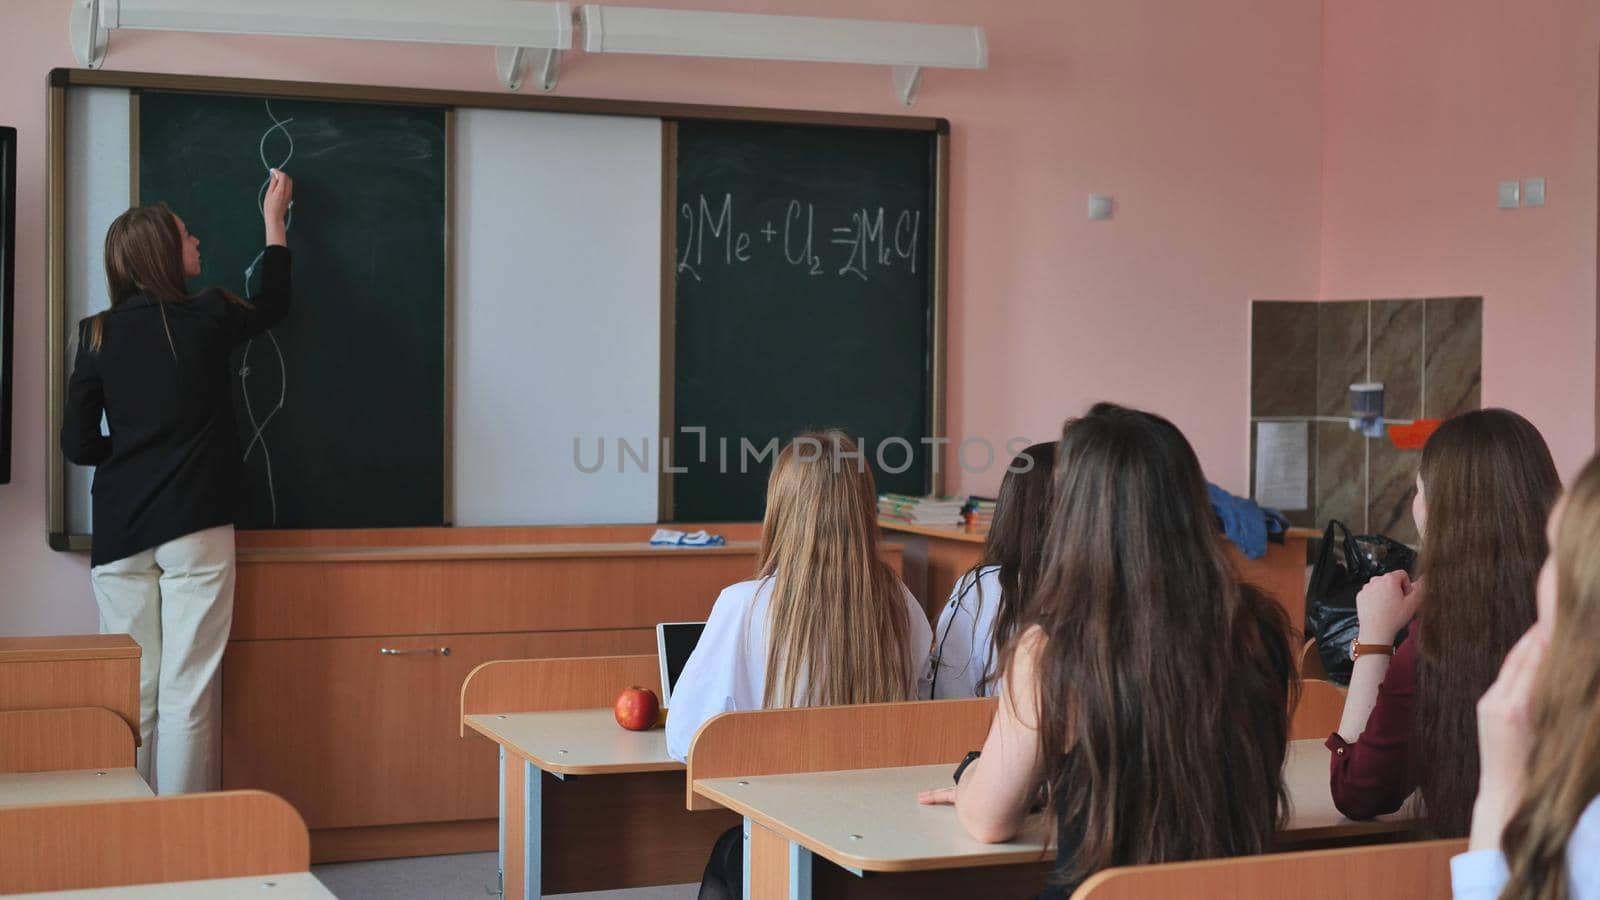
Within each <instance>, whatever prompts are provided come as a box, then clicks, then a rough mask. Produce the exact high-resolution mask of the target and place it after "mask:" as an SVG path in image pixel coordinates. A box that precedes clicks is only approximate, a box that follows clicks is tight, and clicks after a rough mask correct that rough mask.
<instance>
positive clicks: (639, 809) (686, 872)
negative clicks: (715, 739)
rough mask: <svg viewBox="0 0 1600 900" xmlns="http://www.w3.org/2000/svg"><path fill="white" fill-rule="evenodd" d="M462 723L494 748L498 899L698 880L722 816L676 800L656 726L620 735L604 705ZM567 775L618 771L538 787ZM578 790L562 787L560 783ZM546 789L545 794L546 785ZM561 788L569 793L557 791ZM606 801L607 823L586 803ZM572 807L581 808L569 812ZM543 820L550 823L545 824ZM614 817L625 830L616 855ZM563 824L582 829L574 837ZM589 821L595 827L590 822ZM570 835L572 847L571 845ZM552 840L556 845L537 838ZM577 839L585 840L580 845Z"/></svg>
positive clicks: (679, 771) (678, 776)
mask: <svg viewBox="0 0 1600 900" xmlns="http://www.w3.org/2000/svg"><path fill="white" fill-rule="evenodd" d="M463 720H464V722H465V723H466V726H467V727H468V728H470V729H472V730H473V731H476V732H478V733H480V734H482V735H483V736H484V737H487V738H489V739H490V740H492V741H494V742H495V743H496V744H499V745H500V779H501V794H500V796H501V808H500V874H501V889H502V891H503V896H504V898H505V900H519V898H520V900H538V898H540V897H542V896H543V895H544V893H545V892H546V891H549V892H550V893H566V892H568V891H574V890H597V889H601V888H616V887H634V886H639V885H650V884H677V883H683V882H687V881H694V880H698V879H699V877H700V873H701V871H702V870H703V869H704V868H705V863H706V859H707V857H708V856H709V855H710V853H711V846H712V844H714V843H715V842H716V839H717V836H718V835H719V834H721V833H722V832H723V831H725V830H727V829H728V828H731V827H733V826H734V825H736V824H737V819H736V818H734V817H733V816H730V815H722V814H716V813H710V814H707V813H690V812H689V811H688V810H686V809H684V804H683V771H684V766H683V764H682V763H680V762H678V761H676V760H674V759H672V758H671V757H669V756H668V755H667V737H666V731H665V730H664V729H661V728H656V729H652V730H650V731H638V732H635V731H627V730H625V729H623V728H621V727H619V726H618V725H617V722H616V719H615V717H614V715H613V713H612V711H611V710H609V709H583V710H563V711H554V712H528V713H507V714H504V715H468V716H464V717H463ZM544 773H548V774H549V775H551V776H554V779H555V780H557V781H567V779H568V778H569V776H624V777H605V778H592V779H576V782H577V783H572V784H563V785H562V787H561V788H560V789H553V788H554V784H550V785H547V784H546V783H545V776H544ZM569 786H570V787H573V788H581V789H582V790H580V791H573V792H570V794H569V791H568V790H567V788H568V787H569ZM547 788H549V789H550V790H548V791H547ZM563 794H569V796H565V797H563V796H561V795H563ZM597 803H598V804H611V805H614V806H615V807H616V817H615V818H612V819H610V820H608V819H607V817H605V816H600V815H596V812H597V811H596V810H595V809H593V808H592V807H593V806H594V805H595V804H597ZM577 804H583V805H584V806H585V807H586V808H585V809H583V810H582V814H581V815H580V814H575V812H576V810H575V809H574V807H576V805H577ZM546 820H549V821H551V822H552V823H553V826H552V828H550V829H545V827H544V823H545V821H546ZM623 820H628V821H631V822H640V823H642V824H644V826H645V827H644V828H643V829H633V830H630V832H629V833H630V835H632V836H633V837H634V838H637V839H630V840H629V841H628V847H627V852H626V853H620V852H618V846H619V844H618V834H619V831H618V829H619V828H621V827H623ZM570 823H583V824H584V825H585V826H589V827H588V829H587V830H586V831H585V833H584V834H581V835H575V834H574V833H573V829H570V828H568V827H567V826H568V825H569V824H570ZM596 826H597V827H596ZM575 839H576V843H575ZM556 841H560V842H562V844H563V845H564V846H563V847H561V848H560V849H559V850H558V849H557V848H555V847H549V848H547V847H546V845H547V844H552V843H553V842H556ZM583 844H587V845H588V846H587V847H584V846H583ZM547 850H551V851H553V852H550V853H549V854H548V855H549V856H550V858H551V861H555V860H563V861H568V860H573V859H581V860H584V861H586V863H587V865H588V867H589V871H586V872H578V871H566V872H552V871H546V867H545V862H546V855H547V854H546V851H547Z"/></svg>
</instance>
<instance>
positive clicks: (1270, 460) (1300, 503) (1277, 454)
mask: <svg viewBox="0 0 1600 900" xmlns="http://www.w3.org/2000/svg"><path fill="white" fill-rule="evenodd" d="M1310 435H1311V425H1310V423H1308V422H1258V423H1256V492H1255V493H1256V495H1255V501H1256V503H1259V504H1260V505H1262V506H1269V507H1272V508H1273V509H1280V510H1294V509H1309V508H1310V506H1311V504H1310V498H1309V497H1307V496H1306V494H1307V490H1306V489H1307V486H1308V485H1309V484H1310V482H1311V478H1310V472H1311V450H1310V447H1311V440H1310Z"/></svg>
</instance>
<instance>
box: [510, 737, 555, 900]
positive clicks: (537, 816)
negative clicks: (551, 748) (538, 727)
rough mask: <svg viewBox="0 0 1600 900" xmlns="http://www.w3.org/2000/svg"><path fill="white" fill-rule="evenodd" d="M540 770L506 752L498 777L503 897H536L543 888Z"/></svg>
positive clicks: (529, 899) (515, 899)
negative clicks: (499, 780)
mask: <svg viewBox="0 0 1600 900" xmlns="http://www.w3.org/2000/svg"><path fill="white" fill-rule="evenodd" d="M540 774H541V773H540V772H539V770H538V769H537V768H535V767H534V766H533V764H532V763H529V762H527V761H525V760H521V759H518V758H517V757H516V756H515V755H514V754H508V755H507V757H506V761H505V765H503V766H502V767H501V769H500V778H501V784H502V787H501V791H500V803H501V809H502V812H501V815H500V828H501V832H502V837H501V846H502V848H503V855H502V857H501V866H502V867H503V868H504V872H503V874H502V875H501V888H502V889H503V890H504V894H503V895H502V898H503V900H539V897H540V893H541V891H542V890H543V882H542V880H541V879H540V875H541V863H542V860H541V857H540V853H541V851H542V849H543V837H544V831H543V829H542V828H541V827H540V826H541V825H542V824H543V819H544V815H543V814H544V809H543V800H544V798H543V796H542V791H541V790H540V779H539V776H540Z"/></svg>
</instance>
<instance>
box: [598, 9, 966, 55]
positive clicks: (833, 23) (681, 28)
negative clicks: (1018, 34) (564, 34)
mask: <svg viewBox="0 0 1600 900" xmlns="http://www.w3.org/2000/svg"><path fill="white" fill-rule="evenodd" d="M582 10H583V39H584V49H585V50H588V51H589V52H591V53H648V54H660V55H665V56H708V57H721V58H729V59H770V60H791V61H800V62H832V63H865V64H870V65H888V66H903V67H914V68H950V69H982V68H986V67H987V65H988V61H989V51H988V42H987V38H986V37H985V34H984V30H983V28H982V27H981V26H976V25H926V24H921V23H916V22H883V21H871V20H866V19H823V18H815V17H811V16H773V15H764V14H760V13H725V12H705V11H699V10H678V9H650V8H641V7H631V6H604V5H598V4H586V5H584V6H583V8H582Z"/></svg>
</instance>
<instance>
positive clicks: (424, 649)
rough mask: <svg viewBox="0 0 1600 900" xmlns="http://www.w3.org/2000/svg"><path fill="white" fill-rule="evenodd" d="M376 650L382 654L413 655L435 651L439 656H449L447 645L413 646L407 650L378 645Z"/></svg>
mask: <svg viewBox="0 0 1600 900" xmlns="http://www.w3.org/2000/svg"><path fill="white" fill-rule="evenodd" d="M378 652H379V653H382V654H383V655H384V656H415V655H421V654H425V653H437V654H439V655H440V656H449V655H450V648H449V647H415V648H412V649H409V650H398V649H395V648H394V647H379V648H378Z"/></svg>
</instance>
